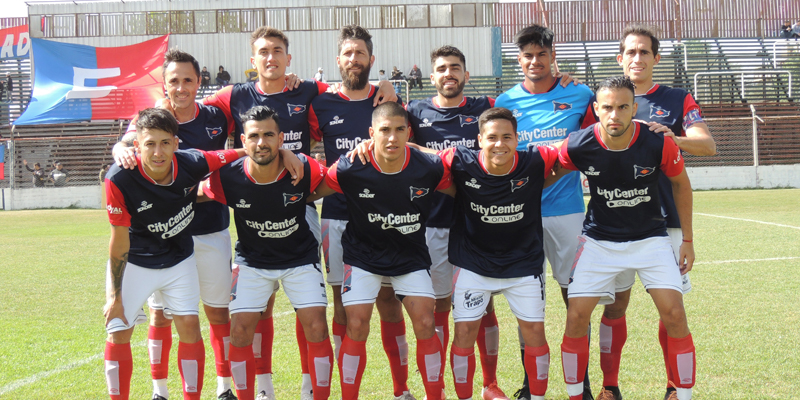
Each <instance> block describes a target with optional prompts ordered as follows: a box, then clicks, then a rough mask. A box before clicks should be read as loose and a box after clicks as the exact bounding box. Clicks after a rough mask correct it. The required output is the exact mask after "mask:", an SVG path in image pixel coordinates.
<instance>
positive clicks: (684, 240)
mask: <svg viewBox="0 0 800 400" xmlns="http://www.w3.org/2000/svg"><path fill="white" fill-rule="evenodd" d="M683 243H692V240H691V239H689V240H686V239H683Z"/></svg>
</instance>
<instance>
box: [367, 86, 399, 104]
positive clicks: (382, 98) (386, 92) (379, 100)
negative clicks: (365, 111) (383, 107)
mask: <svg viewBox="0 0 800 400" xmlns="http://www.w3.org/2000/svg"><path fill="white" fill-rule="evenodd" d="M387 101H397V92H395V90H394V85H392V84H391V83H389V81H380V82H378V94H377V96H375V100H374V101H373V102H372V106H373V107H377V106H378V104H383V103H386V102H387Z"/></svg>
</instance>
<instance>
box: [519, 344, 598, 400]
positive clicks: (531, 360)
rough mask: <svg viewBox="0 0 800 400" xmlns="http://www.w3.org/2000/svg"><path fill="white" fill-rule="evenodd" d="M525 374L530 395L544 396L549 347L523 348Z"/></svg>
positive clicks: (548, 369) (548, 363) (545, 345)
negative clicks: (526, 374)
mask: <svg viewBox="0 0 800 400" xmlns="http://www.w3.org/2000/svg"><path fill="white" fill-rule="evenodd" d="M587 346H588V342H587ZM587 362H588V360H587ZM525 372H527V373H528V384H529V385H530V389H531V394H532V395H534V396H544V393H545V392H547V379H548V377H549V374H550V347H549V346H548V345H547V343H545V344H544V346H539V347H530V346H525ZM581 381H583V380H581Z"/></svg>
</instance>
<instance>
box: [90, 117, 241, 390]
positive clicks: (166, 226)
mask: <svg viewBox="0 0 800 400" xmlns="http://www.w3.org/2000/svg"><path fill="white" fill-rule="evenodd" d="M136 132H137V133H136V139H135V140H134V146H136V148H137V150H138V156H137V158H136V163H137V165H136V167H135V169H133V170H129V169H122V168H120V167H118V166H116V165H115V166H113V167H111V169H110V170H109V172H108V174H106V179H105V185H106V193H107V196H108V207H107V208H108V217H109V221H110V222H111V225H112V230H111V244H110V245H109V248H110V249H109V253H110V261H109V268H108V274H107V275H108V276H107V282H106V293H107V304H106V307H105V316H106V330H107V331H108V339H107V343H106V351H105V360H106V362H105V366H106V367H105V372H106V381H107V384H108V393H109V395H110V396H111V398H112V399H123V400H124V399H127V398H128V395H129V391H130V381H131V374H132V361H131V348H130V338H131V335H132V334H133V327H134V325H136V324H138V323H141V322H144V320H145V317H144V313H143V312H142V305H144V303H145V301H146V300H147V298H148V297H149V296H150V295H151V294H153V293H155V292H158V293H159V294H160V297H161V301H162V303H161V305H162V306H163V312H164V315H165V316H167V317H168V318H172V319H174V320H175V327H176V329H177V331H178V336H179V337H180V344H179V346H178V369H179V370H180V372H181V378H182V380H183V393H184V398H186V399H200V393H201V391H202V387H203V370H204V365H205V349H204V346H203V339H202V336H201V335H200V325H199V319H198V317H197V314H198V309H197V303H198V301H199V300H200V298H199V290H198V288H199V286H200V285H199V281H198V273H197V268H196V265H195V258H194V256H193V253H194V252H193V248H194V246H193V244H192V236H191V232H190V230H189V229H186V228H187V227H188V226H189V225H190V223H191V222H192V220H193V219H194V217H195V199H196V196H197V192H196V190H195V188H196V186H197V184H198V183H199V182H200V180H201V179H203V177H204V176H205V175H207V174H208V173H209V172H212V171H215V170H217V169H219V168H220V167H221V166H223V165H224V164H227V163H228V162H230V161H233V160H235V159H236V158H238V157H240V156H242V155H243V154H244V150H227V151H223V152H202V151H198V150H187V151H176V150H177V149H178V140H179V139H178V137H177V136H176V135H177V133H178V123H177V121H176V120H175V118H174V117H173V116H172V115H171V114H170V113H169V112H167V111H166V110H162V109H153V108H150V109H146V110H143V111H141V112H140V113H139V115H138V118H137V121H136Z"/></svg>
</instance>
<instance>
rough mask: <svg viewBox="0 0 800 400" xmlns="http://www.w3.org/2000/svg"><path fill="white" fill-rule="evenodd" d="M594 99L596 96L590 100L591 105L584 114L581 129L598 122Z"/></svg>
mask: <svg viewBox="0 0 800 400" xmlns="http://www.w3.org/2000/svg"><path fill="white" fill-rule="evenodd" d="M594 100H595V98H594V97H592V100H591V101H589V105H588V106H586V114H584V116H583V120H582V121H581V129H583V128H588V127H590V126H592V125H593V124H595V123H597V115H595V114H594Z"/></svg>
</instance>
